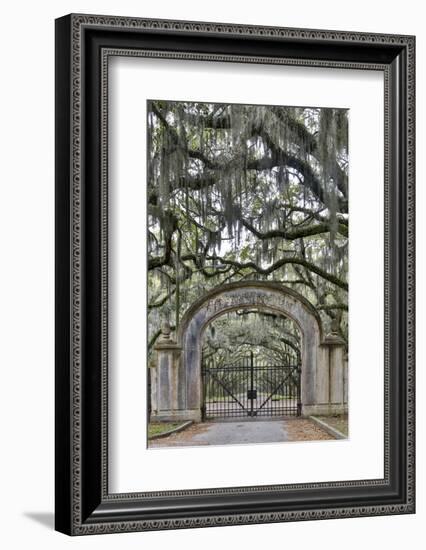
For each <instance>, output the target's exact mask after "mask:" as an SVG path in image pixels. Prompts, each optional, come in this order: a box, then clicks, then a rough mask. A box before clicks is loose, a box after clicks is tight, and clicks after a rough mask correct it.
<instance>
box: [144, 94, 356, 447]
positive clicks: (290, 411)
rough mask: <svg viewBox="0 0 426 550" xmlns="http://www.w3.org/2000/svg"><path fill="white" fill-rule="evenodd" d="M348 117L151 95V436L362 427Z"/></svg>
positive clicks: (220, 437)
mask: <svg viewBox="0 0 426 550" xmlns="http://www.w3.org/2000/svg"><path fill="white" fill-rule="evenodd" d="M349 124H350V116H349V109H344V108H332V107H321V106H308V107H307V106H280V105H253V104H236V103H211V102H209V103H207V102H202V101H185V100H182V101H170V100H167V99H149V100H147V151H146V155H147V251H146V254H147V270H148V279H147V280H148V289H147V311H146V316H147V331H148V338H147V342H148V345H147V348H148V349H147V350H146V353H147V365H141V368H147V382H148V383H147V388H148V395H147V403H148V411H147V419H148V432H147V433H148V448H150V449H158V448H169V447H183V446H202V445H236V444H257V443H284V442H295V441H297V442H301V441H302V442H303V441H315V440H336V439H346V438H348V437H349V433H348V394H349V392H348V363H349V353H350V352H349V339H348V292H349V284H348V270H349V183H348V176H349V144H348V126H349ZM143 253H144V251H141V254H143Z"/></svg>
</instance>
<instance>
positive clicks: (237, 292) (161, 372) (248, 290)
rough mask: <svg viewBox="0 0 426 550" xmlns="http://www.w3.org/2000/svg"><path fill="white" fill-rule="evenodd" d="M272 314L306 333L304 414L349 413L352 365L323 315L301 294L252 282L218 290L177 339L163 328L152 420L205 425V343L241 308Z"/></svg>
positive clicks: (186, 319)
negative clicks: (209, 332) (211, 327)
mask: <svg viewBox="0 0 426 550" xmlns="http://www.w3.org/2000/svg"><path fill="white" fill-rule="evenodd" d="M253 307H256V308H258V309H260V310H269V311H275V312H277V313H280V314H282V315H284V316H287V317H289V318H291V319H293V321H295V323H296V324H297V326H298V327H299V329H300V332H301V335H302V349H301V360H302V370H301V402H302V414H303V415H310V414H336V413H342V412H345V411H346V410H347V383H346V380H347V375H346V372H347V363H346V360H345V354H344V342H343V341H342V340H341V338H340V337H339V336H338V335H336V334H329V335H327V336H325V335H324V334H323V329H322V324H321V319H320V316H319V315H318V312H317V311H316V310H315V308H314V307H313V306H312V305H311V304H310V303H309V302H308V301H307V300H306V299H305V298H304V297H303V296H301V295H300V294H298V293H297V292H295V291H294V290H292V289H290V288H287V287H285V286H283V285H281V284H279V283H273V282H246V283H231V284H227V285H224V286H220V287H217V288H215V289H213V290H211V291H210V292H207V293H206V294H205V295H203V296H202V297H201V298H200V299H199V300H198V301H196V302H195V303H194V304H193V305H192V306H191V307H190V308H189V309H188V310H187V312H186V313H185V315H184V316H183V318H182V321H181V324H180V326H179V329H178V331H177V334H176V341H175V340H173V339H172V338H171V335H170V329H168V327H167V326H164V327H163V331H162V335H161V337H160V338H159V340H158V343H157V345H156V346H155V350H156V352H157V361H156V364H155V366H154V367H153V368H152V369H151V419H152V420H187V419H188V420H196V421H199V420H201V411H202V406H203V403H202V399H203V392H202V379H201V343H202V336H203V331H204V329H205V328H206V326H207V325H208V324H209V323H210V322H211V321H213V320H214V319H215V318H216V317H219V316H220V315H222V314H224V313H226V312H228V311H233V310H237V309H244V308H253Z"/></svg>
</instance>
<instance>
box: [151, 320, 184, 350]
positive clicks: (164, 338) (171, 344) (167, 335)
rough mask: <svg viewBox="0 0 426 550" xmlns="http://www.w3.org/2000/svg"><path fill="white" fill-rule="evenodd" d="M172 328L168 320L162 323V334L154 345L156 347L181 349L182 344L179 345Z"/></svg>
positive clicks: (157, 348) (156, 348) (159, 348)
mask: <svg viewBox="0 0 426 550" xmlns="http://www.w3.org/2000/svg"><path fill="white" fill-rule="evenodd" d="M171 333H172V328H171V326H170V323H169V322H168V321H164V323H163V324H162V325H161V334H160V337H159V338H158V340H157V343H156V344H155V346H154V349H155V350H157V351H166V350H170V351H177V352H179V351H181V349H182V348H181V346H179V345H178V344H177V343H176V341H175V340H174V339H173V338H172V336H171Z"/></svg>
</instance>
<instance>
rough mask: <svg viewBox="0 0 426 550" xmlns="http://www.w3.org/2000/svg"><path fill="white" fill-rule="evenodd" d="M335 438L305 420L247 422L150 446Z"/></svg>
mask: <svg viewBox="0 0 426 550" xmlns="http://www.w3.org/2000/svg"><path fill="white" fill-rule="evenodd" d="M319 439H333V437H332V436H330V435H329V434H327V433H326V432H325V431H324V430H322V429H321V428H320V427H318V426H316V425H315V424H314V423H313V422H311V421H310V420H307V419H304V418H292V419H286V420H248V421H246V420H244V421H239V422H238V421H237V422H203V423H200V424H193V425H192V426H190V427H189V428H187V429H186V430H184V431H182V432H179V433H176V434H173V435H170V436H169V437H164V438H161V439H156V440H153V441H150V443H149V447H151V448H160V447H185V446H198V445H229V444H233V445H238V444H249V443H276V442H280V441H313V440H319Z"/></svg>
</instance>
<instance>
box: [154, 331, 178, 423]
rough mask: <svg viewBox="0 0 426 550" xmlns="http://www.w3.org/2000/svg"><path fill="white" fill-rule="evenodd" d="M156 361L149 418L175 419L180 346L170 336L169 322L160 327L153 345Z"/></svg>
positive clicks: (176, 413)
mask: <svg viewBox="0 0 426 550" xmlns="http://www.w3.org/2000/svg"><path fill="white" fill-rule="evenodd" d="M154 349H155V351H156V353H157V361H156V364H155V366H154V367H152V370H151V407H152V410H151V420H154V421H155V420H164V421H167V420H176V419H178V417H179V414H178V409H179V396H178V386H179V384H178V369H179V361H180V353H181V347H180V346H178V345H177V344H176V342H175V341H174V340H173V338H172V337H171V329H170V325H169V323H167V322H166V323H164V324H163V326H162V327H161V335H160V337H159V339H158V341H157V344H156V345H155V348H154Z"/></svg>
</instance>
